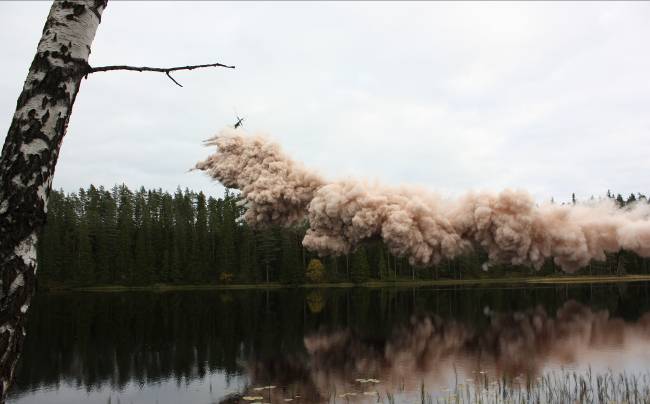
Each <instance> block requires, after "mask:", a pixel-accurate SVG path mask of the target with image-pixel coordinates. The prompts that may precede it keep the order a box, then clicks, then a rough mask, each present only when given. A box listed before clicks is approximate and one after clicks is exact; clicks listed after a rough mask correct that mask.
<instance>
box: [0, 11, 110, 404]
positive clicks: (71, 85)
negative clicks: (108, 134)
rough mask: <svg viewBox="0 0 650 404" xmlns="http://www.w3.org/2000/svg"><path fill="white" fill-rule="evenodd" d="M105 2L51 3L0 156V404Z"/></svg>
mask: <svg viewBox="0 0 650 404" xmlns="http://www.w3.org/2000/svg"><path fill="white" fill-rule="evenodd" d="M105 7H106V0H85V1H58V0H57V1H54V3H53V4H52V7H51V9H50V13H49V15H48V17H47V20H46V22H45V27H44V28H43V35H42V37H41V40H40V42H39V44H38V48H37V51H36V55H35V56H34V60H33V62H32V64H31V66H30V68H29V73H28V74H27V79H26V80H25V84H24V87H23V90H22V92H21V94H20V96H19V97H18V102H17V105H16V112H15V114H14V116H13V120H12V122H11V126H10V127H9V131H8V134H7V138H6V140H5V143H4V146H3V148H2V155H1V156H0V402H4V400H5V398H6V392H7V389H8V388H9V386H10V384H11V381H12V378H13V372H14V368H15V365H16V362H17V360H18V357H19V355H20V349H21V346H22V343H23V339H24V336H25V317H26V314H27V311H28V308H29V303H30V300H31V298H32V296H33V293H34V289H35V283H36V278H35V274H36V243H37V241H38V235H39V233H40V230H41V228H42V227H43V224H44V223H45V218H46V209H47V198H48V196H49V193H50V189H51V186H52V176H53V175H54V168H55V165H56V161H57V157H58V155H59V149H60V146H61V141H62V140H63V136H64V135H65V132H66V128H67V125H68V120H69V119H70V113H71V112H72V106H73V104H74V101H75V97H76V95H77V91H79V85H80V84H81V80H82V78H83V77H84V75H86V74H87V72H88V56H89V55H90V47H91V44H92V41H93V38H94V37H95V32H96V31H97V27H98V26H99V23H100V21H101V14H102V12H103V11H104V8H105Z"/></svg>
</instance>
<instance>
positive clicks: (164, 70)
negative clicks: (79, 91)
mask: <svg viewBox="0 0 650 404" xmlns="http://www.w3.org/2000/svg"><path fill="white" fill-rule="evenodd" d="M205 67H225V68H227V69H234V68H235V66H228V65H224V64H221V63H210V64H205V65H190V66H178V67H146V66H141V67H138V66H126V65H115V66H100V67H89V68H88V71H87V74H86V75H88V74H90V73H97V72H108V71H112V70H130V71H135V72H158V73H165V75H167V77H169V79H170V80H171V81H173V82H174V83H175V84H176V85H177V86H179V87H183V86H182V85H181V84H180V83H179V82H178V81H176V80H174V78H173V77H172V75H171V74H170V73H171V72H177V71H179V70H194V69H202V68H205Z"/></svg>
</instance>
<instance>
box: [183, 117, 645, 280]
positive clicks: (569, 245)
mask: <svg viewBox="0 0 650 404" xmlns="http://www.w3.org/2000/svg"><path fill="white" fill-rule="evenodd" d="M207 144H208V145H213V146H216V147H217V151H216V153H215V154H213V155H211V156H210V157H208V158H207V159H206V160H204V161H202V162H199V163H198V164H197V165H196V168H197V169H200V170H203V171H206V172H207V173H208V174H209V175H210V176H211V177H212V178H214V179H215V180H217V181H219V182H221V183H222V184H224V185H225V186H227V187H231V188H236V189H239V190H241V192H242V196H243V198H244V200H245V201H246V206H247V211H246V214H245V216H244V218H245V219H246V221H247V222H248V223H250V224H251V225H259V224H267V223H275V224H284V225H288V224H292V223H295V222H297V221H300V220H302V219H303V218H305V217H307V218H308V220H309V229H308V231H307V234H306V236H305V238H304V240H303V245H304V246H305V247H307V248H309V249H311V250H314V251H317V252H318V253H320V254H345V253H348V252H349V251H351V250H352V249H354V248H355V246H356V245H358V243H359V242H361V241H362V240H364V239H367V238H372V237H381V238H382V239H383V241H384V243H385V244H386V246H387V247H388V248H389V250H390V251H391V253H393V254H395V255H399V256H406V257H408V259H409V261H410V262H411V263H412V264H414V265H422V266H424V265H430V264H436V263H438V262H439V261H440V260H441V259H443V258H454V257H456V256H458V255H460V254H462V253H464V252H467V251H469V250H471V249H472V248H473V246H474V245H480V246H482V247H483V248H484V249H485V250H486V251H487V252H488V256H489V260H490V262H494V263H496V262H502V263H511V264H523V265H531V266H533V267H535V268H540V267H541V266H542V264H543V263H544V261H545V260H547V259H549V258H553V259H554V260H555V263H556V264H557V265H559V266H561V267H562V269H564V270H565V271H568V272H571V271H575V270H577V269H579V268H581V267H584V266H585V265H587V264H588V263H589V261H590V260H592V259H596V260H604V259H605V253H607V252H617V251H619V250H620V249H625V250H629V251H634V252H635V253H637V254H639V255H641V256H644V257H647V256H650V220H649V218H650V208H649V207H648V205H647V204H638V205H636V206H633V207H630V208H626V209H619V208H618V207H616V206H615V204H614V203H613V202H611V201H601V202H598V203H594V204H588V205H584V204H578V205H556V204H551V203H547V204H542V205H538V204H537V203H535V201H534V200H533V198H532V197H531V196H530V195H529V194H528V193H526V192H524V191H514V190H505V191H502V192H500V193H490V192H471V193H468V194H466V195H464V196H462V197H460V198H457V199H448V198H443V197H441V196H440V195H437V194H435V193H431V192H428V191H424V190H421V189H417V188H409V187H398V188H395V187H385V186H381V185H377V184H370V183H367V182H364V181H353V180H345V181H326V180H325V179H323V178H321V177H320V176H319V175H317V174H316V173H314V172H313V171H311V170H309V169H307V168H305V167H304V166H302V165H301V164H299V163H297V162H294V161H292V160H291V159H290V158H289V157H287V156H286V155H284V154H283V153H282V151H281V150H280V147H279V146H278V145H277V144H275V143H273V142H271V141H269V140H268V139H266V138H264V137H261V136H255V137H249V136H246V134H245V133H244V132H242V131H237V130H233V129H225V130H223V131H221V132H220V133H219V134H218V135H217V136H215V137H214V138H212V139H210V140H209V141H208V142H207Z"/></svg>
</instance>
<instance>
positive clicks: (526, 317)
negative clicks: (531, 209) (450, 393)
mask: <svg viewBox="0 0 650 404" xmlns="http://www.w3.org/2000/svg"><path fill="white" fill-rule="evenodd" d="M489 316H490V320H489V324H488V325H487V326H486V327H485V328H484V329H481V330H477V329H475V328H474V327H472V326H471V325H469V324H463V323H460V322H458V321H454V320H444V319H442V318H441V317H439V316H423V317H413V318H412V319H411V321H410V322H409V324H407V325H405V326H402V327H399V328H397V329H396V330H394V332H393V333H392V335H391V336H390V337H388V338H387V339H385V340H372V339H365V338H363V337H361V336H359V335H357V334H355V333H354V332H353V331H351V330H338V331H333V332H325V331H323V332H318V333H315V334H312V335H310V336H307V337H306V338H305V347H306V349H307V353H308V356H307V358H303V357H292V356H288V357H285V358H283V359H282V360H279V361H273V362H256V363H251V364H250V366H249V376H250V377H251V381H252V383H253V384H254V385H256V384H257V385H259V384H260V383H270V384H275V385H278V386H284V387H287V386H291V391H294V392H300V394H302V395H303V397H305V398H307V397H310V400H312V401H319V400H323V399H326V398H327V397H328V396H329V394H330V393H331V392H332V391H338V392H343V391H350V390H351V389H353V388H354V387H355V386H357V387H358V383H355V379H358V378H370V377H372V378H376V379H379V380H381V381H382V383H381V385H380V386H381V389H384V390H387V391H397V390H398V389H399V388H400V386H402V384H403V386H404V387H405V388H406V389H418V388H419V386H420V383H421V382H422V381H424V383H425V384H427V387H432V386H434V387H441V386H443V387H444V386H447V384H448V383H449V381H450V380H452V381H453V378H454V377H455V371H456V372H457V375H458V377H460V382H463V381H464V380H465V379H464V378H466V377H475V378H481V377H483V376H482V374H483V373H481V372H485V374H487V375H489V377H490V378H492V379H493V378H494V377H502V376H506V377H514V376H517V375H521V374H524V375H528V376H529V377H536V376H538V375H540V374H542V373H543V371H544V369H545V368H546V367H547V366H549V365H572V364H574V365H580V364H589V363H590V361H591V359H592V358H593V357H594V356H597V355H598V354H599V352H600V351H603V350H611V349H615V350H617V351H621V352H623V351H626V350H631V351H634V352H637V353H639V354H645V355H647V354H648V353H650V313H646V314H645V315H644V316H642V317H641V318H640V319H639V320H638V321H637V322H636V323H626V322H625V321H623V320H622V319H620V318H612V317H610V316H609V313H608V312H607V311H592V310H591V309H590V308H589V307H587V306H584V305H582V304H580V303H577V302H575V301H569V302H567V303H565V304H564V305H563V306H562V307H561V308H560V309H559V310H558V311H557V313H556V314H555V317H552V316H550V315H549V314H547V313H546V311H545V310H544V309H543V308H541V307H537V308H534V309H530V310H527V311H522V312H513V313H506V314H498V313H492V314H489ZM282 394H283V393H282V391H281V390H280V389H278V390H277V391H275V390H274V391H273V392H272V395H277V397H275V398H277V399H278V400H280V399H281V395H282Z"/></svg>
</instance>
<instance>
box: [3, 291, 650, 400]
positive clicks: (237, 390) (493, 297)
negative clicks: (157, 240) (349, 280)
mask: <svg viewBox="0 0 650 404" xmlns="http://www.w3.org/2000/svg"><path fill="white" fill-rule="evenodd" d="M648 371H650V285H649V284H648V283H627V284H626V283H620V284H600V285H561V286H560V285H552V286H539V287H516V286H510V287H489V288H483V287H446V288H431V287H427V288H404V289H400V288H376V289H371V288H356V289H343V288H330V289H277V290H261V289H254V290H253V289H251V290H216V291H182V292H181V291H179V292H125V293H80V292H74V293H73V292H66V293H39V294H38V295H37V296H36V298H35V300H34V302H33V304H32V307H31V309H30V316H29V324H28V335H27V339H26V341H25V347H24V351H23V354H22V358H21V362H20V364H19V367H18V369H17V374H16V381H15V385H14V386H13V389H12V391H11V394H10V397H9V400H8V402H9V403H13V404H26V403H30V404H39V403H48V404H55V403H66V404H68V403H82V402H84V403H102V404H106V403H124V404H127V403H160V404H162V403H181V402H183V403H226V402H227V403H231V402H232V403H235V402H245V401H248V402H290V401H289V400H291V401H293V402H377V401H380V402H414V401H415V402H420V399H421V397H422V402H424V401H427V400H428V401H427V402H431V401H435V400H436V399H439V398H445V397H447V398H449V396H450V395H452V397H453V394H464V392H465V391H467V394H469V395H470V396H471V394H473V393H472V392H471V391H470V388H471V389H472V391H474V390H476V391H484V392H485V394H492V391H494V394H495V396H497V395H499V394H501V390H499V389H502V388H504V386H508V388H509V389H511V390H512V389H515V390H516V389H519V391H523V390H521V389H524V390H525V387H522V386H530V385H531V383H533V384H534V383H542V384H544V383H546V385H547V386H548V385H551V384H552V383H556V382H557V383H560V384H562V383H563V385H564V386H565V387H567V386H568V387H567V389H568V390H570V389H575V391H576V392H577V393H576V394H583V393H580V391H579V389H578V387H580V386H582V384H583V383H585V382H584V380H588V382H586V383H589V384H591V385H593V386H596V390H597V389H602V388H603V387H602V383H603V380H605V381H604V383H605V386H608V384H607V383H611V384H612V386H613V387H612V388H620V389H623V390H622V392H621V394H625V391H624V389H625V385H624V384H622V383H624V382H623V380H625V381H626V382H627V381H628V380H631V381H632V382H633V383H634V384H635V387H634V388H635V389H636V390H637V394H640V393H638V392H640V391H645V392H646V393H647V388H648V387H647V386H648V384H650V383H648ZM576 375H577V377H576ZM603 375H604V376H603ZM608 375H609V376H608ZM621 375H623V376H621ZM603 377H604V379H603ZM608 377H609V378H611V381H609V379H608ZM599 378H600V379H599ZM553 380H555V381H553ZM581 380H582V381H581ZM619 380H620V381H619ZM616 383H619V384H617V385H616V386H618V387H616V386H614V384H616ZM598 386H600V387H598ZM556 388H557V389H558V391H559V389H560V387H557V386H556ZM583 388H584V389H585V391H587V388H586V387H583ZM589 388H591V387H589ZM605 388H609V387H605ZM629 389H630V387H629V385H628V395H629V394H630V393H629ZM511 390H509V392H508V394H510V393H511ZM459 391H460V393H459ZM594 391H595V390H594ZM594 391H592V392H591V393H584V394H596V393H594ZM646 393H644V394H646ZM481 394H482V393H481ZM504 394H505V393H504ZM544 394H554V393H548V392H547V393H544ZM567 394H568V393H567ZM425 396H426V397H427V398H426V400H425V399H424V397H425ZM244 398H246V399H248V400H244ZM549 400H550V399H548V398H547V401H549ZM558 400H559V401H561V400H560V399H559V398H558ZM550 401H552V400H550Z"/></svg>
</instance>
